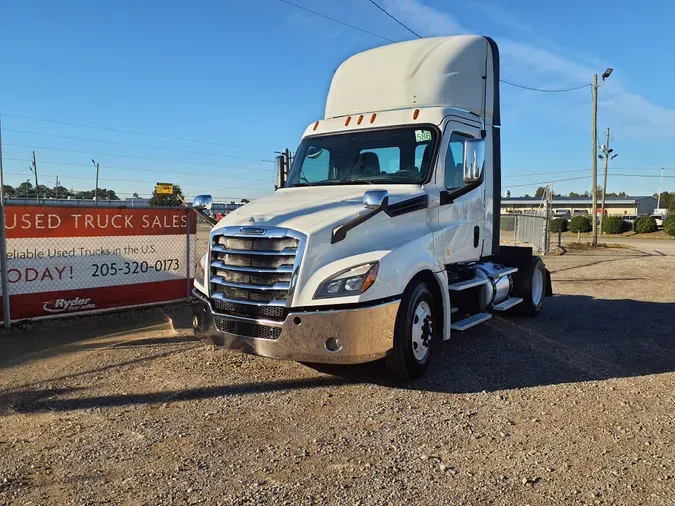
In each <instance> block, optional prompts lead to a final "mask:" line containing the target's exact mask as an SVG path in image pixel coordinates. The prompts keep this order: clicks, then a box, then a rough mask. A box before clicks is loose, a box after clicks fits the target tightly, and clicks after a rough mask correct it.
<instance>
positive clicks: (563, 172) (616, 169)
mask: <svg viewBox="0 0 675 506" xmlns="http://www.w3.org/2000/svg"><path fill="white" fill-rule="evenodd" d="M588 170H589V169H573V170H568V169H560V170H554V171H551V172H529V173H526V174H507V175H503V176H502V178H506V177H527V176H546V175H549V174H560V175H563V174H571V173H573V172H587V171H588ZM621 170H644V171H648V170H659V171H660V170H661V168H660V167H659V168H653V169H652V168H646V169H642V168H637V167H633V168H624V169H622V168H612V169H611V170H610V171H609V173H610V174H613V175H616V176H621V175H623V174H620V173H617V172H615V171H621ZM664 170H674V169H664Z"/></svg>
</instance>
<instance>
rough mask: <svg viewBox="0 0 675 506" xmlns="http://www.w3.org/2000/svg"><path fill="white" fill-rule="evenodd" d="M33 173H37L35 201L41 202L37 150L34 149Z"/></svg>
mask: <svg viewBox="0 0 675 506" xmlns="http://www.w3.org/2000/svg"><path fill="white" fill-rule="evenodd" d="M33 174H35V202H36V203H38V204H39V203H40V192H39V191H38V175H37V162H36V161H35V151H33Z"/></svg>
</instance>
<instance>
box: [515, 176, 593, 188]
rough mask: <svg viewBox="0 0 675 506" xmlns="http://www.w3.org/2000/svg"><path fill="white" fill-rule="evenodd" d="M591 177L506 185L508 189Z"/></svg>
mask: <svg viewBox="0 0 675 506" xmlns="http://www.w3.org/2000/svg"><path fill="white" fill-rule="evenodd" d="M589 177H590V176H581V177H570V178H567V179H557V180H554V181H539V182H537V183H527V184H515V185H504V186H505V187H507V189H509V188H521V187H523V186H534V185H537V184H546V183H562V182H564V181H578V180H580V179H588V178H589Z"/></svg>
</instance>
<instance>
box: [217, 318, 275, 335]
mask: <svg viewBox="0 0 675 506" xmlns="http://www.w3.org/2000/svg"><path fill="white" fill-rule="evenodd" d="M213 321H214V323H215V325H216V328H217V329H218V330H219V331H220V332H227V333H228V334H236V335H238V336H244V337H253V338H256V339H278V338H279V336H280V335H281V327H270V326H268V325H259V324H257V323H248V322H240V321H235V320H228V319H227V318H221V317H219V316H216V317H215V318H214V319H213Z"/></svg>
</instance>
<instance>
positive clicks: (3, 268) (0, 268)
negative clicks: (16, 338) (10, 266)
mask: <svg viewBox="0 0 675 506" xmlns="http://www.w3.org/2000/svg"><path fill="white" fill-rule="evenodd" d="M5 234H6V229H5V181H4V176H3V172H2V123H1V122H0V283H1V284H0V286H2V318H3V320H4V321H3V323H4V325H5V328H6V329H8V328H9V326H10V322H11V317H10V314H9V310H10V308H9V283H8V281H7V251H6V247H7V237H6V235H5Z"/></svg>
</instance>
